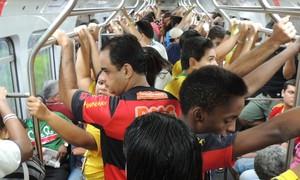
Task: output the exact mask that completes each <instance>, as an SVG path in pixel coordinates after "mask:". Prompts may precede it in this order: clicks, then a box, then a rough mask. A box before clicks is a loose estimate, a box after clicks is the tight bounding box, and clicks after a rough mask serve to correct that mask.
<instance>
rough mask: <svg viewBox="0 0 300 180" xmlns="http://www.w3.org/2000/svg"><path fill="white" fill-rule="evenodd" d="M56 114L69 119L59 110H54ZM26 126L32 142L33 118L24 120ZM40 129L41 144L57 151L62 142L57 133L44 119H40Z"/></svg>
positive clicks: (33, 141)
mask: <svg viewBox="0 0 300 180" xmlns="http://www.w3.org/2000/svg"><path fill="white" fill-rule="evenodd" d="M55 114H56V115H58V116H59V117H61V118H63V119H65V120H66V121H70V120H69V119H68V118H67V117H66V116H65V115H63V114H62V113H60V112H55ZM25 124H26V127H27V134H28V137H29V139H30V140H31V142H32V143H33V144H34V143H35V139H34V130H33V127H34V126H33V120H32V119H31V118H29V119H26V120H25ZM40 130H41V141H42V146H43V147H45V148H49V149H52V150H55V151H57V150H58V148H59V147H60V146H61V145H62V144H63V143H64V140H63V139H62V138H61V136H60V135H59V134H57V133H56V132H55V131H54V130H53V129H52V128H51V127H50V126H49V125H48V124H47V123H46V121H43V120H40Z"/></svg>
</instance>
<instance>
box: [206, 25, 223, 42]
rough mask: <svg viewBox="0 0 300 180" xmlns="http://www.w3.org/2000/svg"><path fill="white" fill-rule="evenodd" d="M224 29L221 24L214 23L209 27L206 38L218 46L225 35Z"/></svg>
mask: <svg viewBox="0 0 300 180" xmlns="http://www.w3.org/2000/svg"><path fill="white" fill-rule="evenodd" d="M225 34H226V31H225V29H224V28H223V27H222V26H218V25H215V26H213V27H212V28H210V30H209V33H208V38H209V39H210V40H211V41H212V43H213V45H214V46H215V47H217V46H219V45H220V44H221V42H222V41H223V39H224V37H225Z"/></svg>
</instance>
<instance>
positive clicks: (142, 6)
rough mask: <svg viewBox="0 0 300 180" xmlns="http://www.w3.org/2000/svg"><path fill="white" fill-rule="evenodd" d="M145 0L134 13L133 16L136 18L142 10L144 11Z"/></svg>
mask: <svg viewBox="0 0 300 180" xmlns="http://www.w3.org/2000/svg"><path fill="white" fill-rule="evenodd" d="M147 2H148V1H147V0H144V2H143V4H142V5H141V6H140V8H139V9H138V10H137V11H136V12H135V13H134V15H135V16H136V15H137V14H138V13H139V12H141V11H142V9H144V7H145V6H146V4H147Z"/></svg>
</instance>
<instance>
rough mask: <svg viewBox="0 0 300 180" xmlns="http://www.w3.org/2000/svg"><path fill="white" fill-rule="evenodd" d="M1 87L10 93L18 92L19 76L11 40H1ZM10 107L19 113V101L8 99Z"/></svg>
mask: <svg viewBox="0 0 300 180" xmlns="http://www.w3.org/2000/svg"><path fill="white" fill-rule="evenodd" d="M0 72H1V78H0V86H4V87H5V88H6V89H7V90H8V92H16V91H17V75H16V69H15V56H14V48H13V44H12V41H11V40H10V39H9V38H0ZM8 102H9V104H10V107H11V108H12V109H13V111H14V112H16V113H18V111H17V99H8Z"/></svg>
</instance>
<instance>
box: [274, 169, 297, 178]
mask: <svg viewBox="0 0 300 180" xmlns="http://www.w3.org/2000/svg"><path fill="white" fill-rule="evenodd" d="M272 180H299V178H298V176H297V175H296V174H295V173H294V172H293V171H292V170H287V171H285V172H284V173H282V174H280V175H279V176H277V177H274V178H272Z"/></svg>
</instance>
